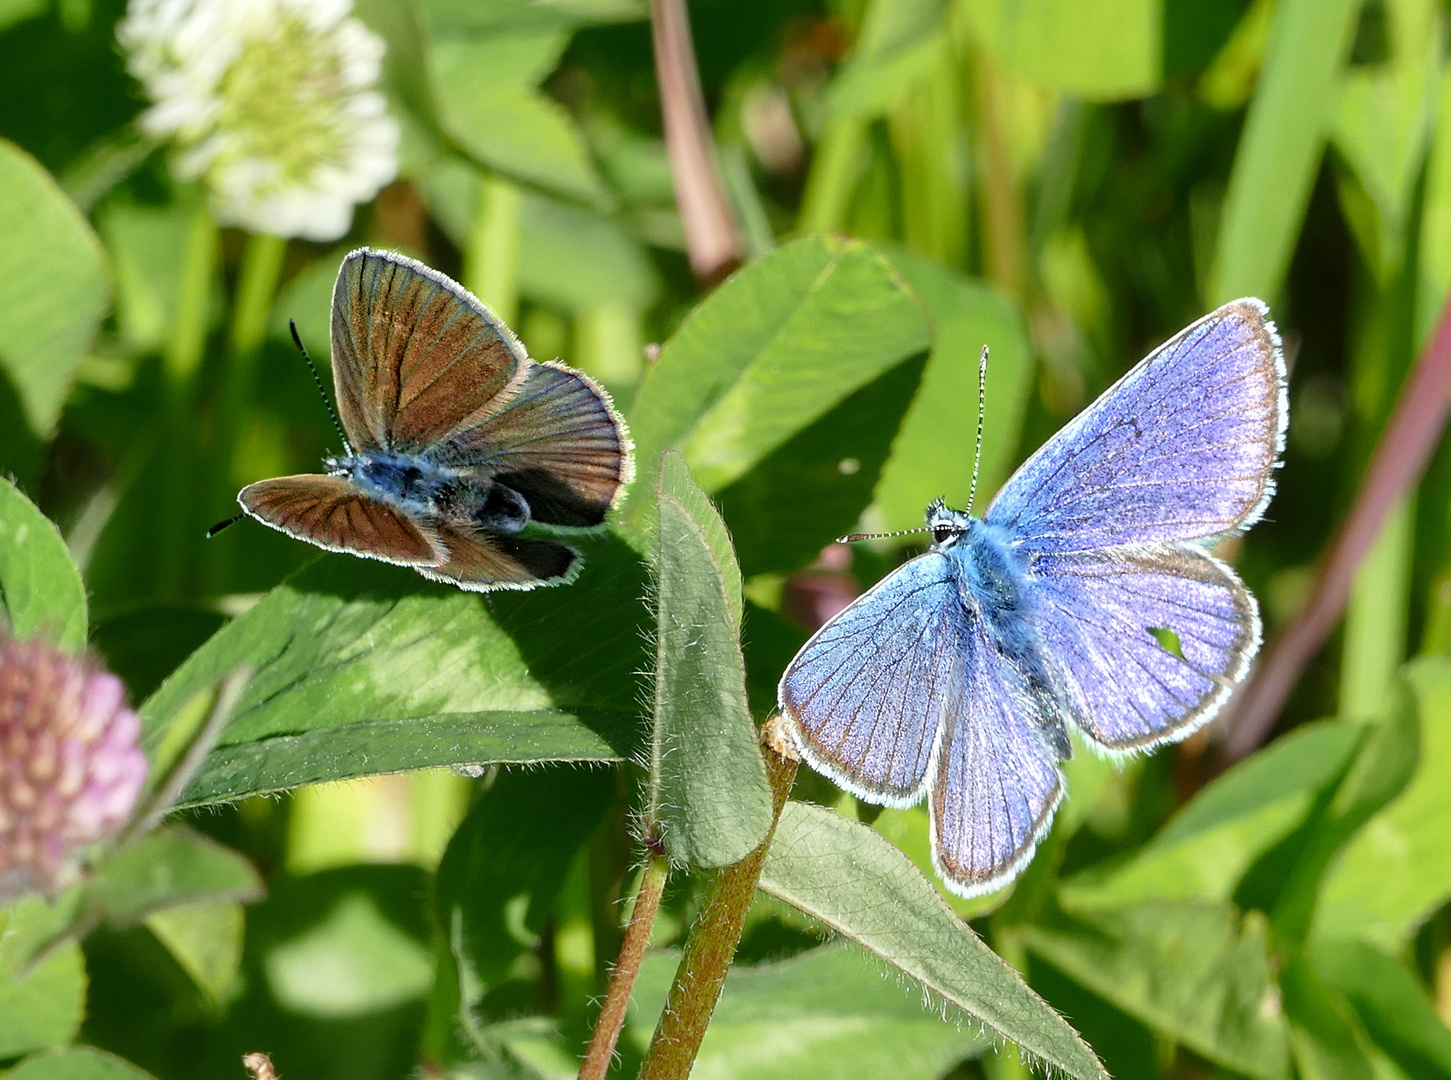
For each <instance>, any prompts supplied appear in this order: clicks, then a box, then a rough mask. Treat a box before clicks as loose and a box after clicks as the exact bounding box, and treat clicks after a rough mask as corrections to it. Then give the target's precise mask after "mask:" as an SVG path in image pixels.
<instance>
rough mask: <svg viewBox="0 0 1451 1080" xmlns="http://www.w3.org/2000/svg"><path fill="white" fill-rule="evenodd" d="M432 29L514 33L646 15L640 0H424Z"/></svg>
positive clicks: (456, 32)
mask: <svg viewBox="0 0 1451 1080" xmlns="http://www.w3.org/2000/svg"><path fill="white" fill-rule="evenodd" d="M428 16H429V22H430V24H431V25H432V26H433V29H434V32H435V33H438V34H440V35H449V34H486V33H488V34H502V33H508V34H516V33H531V32H537V31H539V30H547V29H555V28H559V27H565V28H573V27H575V26H580V25H583V24H586V23H592V22H631V21H634V20H637V19H648V18H649V17H650V6H649V4H647V3H645V2H644V0H428Z"/></svg>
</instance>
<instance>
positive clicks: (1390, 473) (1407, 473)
mask: <svg viewBox="0 0 1451 1080" xmlns="http://www.w3.org/2000/svg"><path fill="white" fill-rule="evenodd" d="M1448 413H1451V298H1448V300H1447V302H1446V306H1445V307H1443V308H1442V309H1441V317H1440V320H1439V321H1438V322H1437V324H1436V332H1435V334H1434V336H1433V337H1432V338H1431V343H1430V344H1429V345H1427V346H1426V348H1425V350H1424V351H1423V352H1422V353H1421V356H1420V358H1419V359H1418V360H1417V361H1416V366H1415V368H1413V369H1412V371H1411V374H1410V376H1409V377H1408V378H1407V379H1406V383H1405V386H1403V387H1402V388H1401V394H1400V397H1399V398H1398V399H1397V400H1396V404H1395V408H1394V409H1393V410H1392V412H1391V416H1390V419H1389V421H1387V423H1386V427H1385V430H1384V431H1383V432H1382V433H1381V437H1380V442H1379V443H1377V444H1376V448H1375V454H1374V456H1372V458H1371V461H1370V468H1369V469H1368V470H1366V474H1365V479H1364V480H1362V481H1361V484H1360V491H1359V493H1358V494H1357V495H1356V499H1355V505H1354V506H1353V507H1352V508H1351V510H1350V515H1349V516H1348V517H1347V518H1346V519H1345V522H1344V524H1342V525H1341V526H1340V531H1339V532H1337V533H1336V534H1335V539H1334V540H1332V541H1331V544H1330V548H1329V549H1328V550H1327V551H1326V552H1325V555H1324V557H1323V558H1321V560H1320V565H1319V567H1318V568H1317V569H1316V572H1315V585H1314V588H1313V589H1312V591H1311V594H1310V601H1309V603H1307V604H1306V605H1305V607H1304V609H1303V610H1301V611H1300V613H1299V614H1298V615H1296V616H1295V618H1294V619H1293V620H1292V621H1291V622H1290V623H1289V625H1287V626H1286V627H1285V628H1284V629H1283V630H1282V631H1281V632H1280V633H1279V634H1278V635H1277V636H1276V637H1275V638H1274V639H1273V640H1272V641H1271V642H1270V645H1269V647H1268V648H1267V649H1266V650H1265V655H1264V657H1263V659H1262V660H1261V661H1260V664H1259V667H1258V668H1257V669H1256V671H1255V673H1254V675H1253V676H1252V677H1251V679H1250V681H1249V682H1248V683H1247V684H1246V685H1245V687H1244V689H1243V690H1242V691H1241V692H1240V694H1239V697H1238V707H1237V708H1236V709H1235V712H1234V713H1233V715H1232V716H1231V718H1230V733H1229V738H1228V739H1227V740H1226V741H1225V745H1224V758H1225V760H1226V761H1229V762H1234V761H1238V760H1239V759H1241V758H1243V757H1246V756H1247V755H1249V754H1250V753H1251V752H1253V751H1254V749H1255V747H1257V746H1259V745H1260V743H1262V742H1263V741H1264V739H1265V736H1267V735H1268V734H1269V732H1270V728H1271V727H1273V726H1274V723H1275V719H1276V718H1277V717H1278V716H1279V715H1280V710H1281V709H1282V708H1283V707H1284V704H1285V700H1286V699H1287V698H1288V697H1289V696H1290V691H1291V690H1292V689H1293V688H1294V686H1295V683H1296V681H1297V680H1298V679H1299V678H1300V673H1301V672H1302V671H1304V669H1305V665H1306V664H1308V663H1309V662H1310V661H1311V660H1312V659H1313V658H1314V656H1315V654H1316V653H1317V652H1319V651H1320V647H1321V646H1322V645H1324V644H1325V639H1326V638H1328V637H1329V636H1330V634H1331V631H1333V630H1334V629H1335V624H1336V623H1337V622H1339V621H1340V615H1341V612H1342V611H1344V609H1345V603H1346V601H1347V600H1348V599H1349V598H1350V590H1351V586H1352V585H1353V583H1354V581H1355V571H1356V568H1357V567H1359V566H1360V563H1361V560H1362V559H1364V558H1365V555H1366V553H1367V552H1368V551H1369V550H1370V548H1371V546H1372V545H1373V544H1374V543H1375V539H1376V537H1377V536H1378V535H1379V533H1380V529H1381V526H1382V525H1383V524H1384V523H1385V519H1386V515H1387V514H1389V513H1390V511H1391V508H1392V507H1393V506H1395V504H1396V503H1397V502H1398V501H1399V500H1400V499H1401V497H1402V496H1404V495H1405V494H1406V493H1407V492H1408V491H1410V490H1411V488H1413V487H1414V486H1415V485H1416V483H1417V481H1419V479H1420V477H1421V473H1422V472H1424V471H1425V468H1426V465H1427V464H1428V463H1429V462H1430V460H1431V455H1432V454H1433V453H1434V452H1435V450H1436V445H1437V443H1438V442H1440V439H1441V432H1442V431H1443V430H1444V428H1445V426H1446V420H1447V416H1448Z"/></svg>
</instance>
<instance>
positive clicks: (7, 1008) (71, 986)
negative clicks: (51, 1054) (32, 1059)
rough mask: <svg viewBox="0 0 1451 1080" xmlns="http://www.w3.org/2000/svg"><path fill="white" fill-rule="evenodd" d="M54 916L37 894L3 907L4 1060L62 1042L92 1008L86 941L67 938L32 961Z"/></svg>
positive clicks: (0, 1040)
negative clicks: (84, 949)
mask: <svg viewBox="0 0 1451 1080" xmlns="http://www.w3.org/2000/svg"><path fill="white" fill-rule="evenodd" d="M5 914H8V915H9V919H8V920H4V919H3V916H4V915H5ZM54 920H55V913H54V911H53V909H52V908H51V906H50V905H49V904H47V903H46V902H45V901H44V900H41V899H39V898H37V897H31V898H28V899H25V900H22V901H20V902H19V903H17V904H15V905H13V906H12V907H10V908H9V909H8V910H7V911H3V912H0V1060H3V1059H5V1058H13V1057H19V1056H20V1055H21V1054H28V1053H31V1052H32V1051H35V1050H45V1049H48V1048H50V1047H52V1046H62V1045H64V1044H65V1043H68V1042H70V1041H71V1039H72V1038H74V1037H75V1034H76V1032H77V1031H79V1030H80V1026H81V1018H82V1017H83V1016H84V1015H85V1008H86V969H85V960H84V959H83V958H82V956H81V948H80V946H79V945H77V944H76V943H75V942H73V941H67V942H63V943H62V944H60V945H59V946H57V947H56V948H55V949H52V950H51V951H50V952H49V953H47V954H46V955H45V956H44V957H43V958H42V959H41V961H40V963H38V964H33V965H32V963H31V961H32V959H33V957H34V951H35V945H36V943H37V939H38V938H40V937H43V936H44V935H46V934H47V933H48V932H49V931H50V929H51V927H52V926H53V924H54Z"/></svg>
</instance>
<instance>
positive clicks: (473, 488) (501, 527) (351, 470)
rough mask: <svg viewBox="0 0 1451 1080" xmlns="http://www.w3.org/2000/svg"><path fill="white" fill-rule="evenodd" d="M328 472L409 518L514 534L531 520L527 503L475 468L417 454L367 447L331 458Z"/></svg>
mask: <svg viewBox="0 0 1451 1080" xmlns="http://www.w3.org/2000/svg"><path fill="white" fill-rule="evenodd" d="M327 471H328V473H329V474H330V475H332V476H342V477H346V478H347V479H348V480H349V481H350V482H351V483H353V484H354V485H356V486H357V488H358V490H359V491H361V492H362V493H363V494H364V495H367V496H368V497H369V498H372V499H377V500H378V501H379V502H382V503H386V504H387V505H389V506H392V507H395V508H397V509H398V510H401V511H403V512H404V513H405V514H407V515H409V516H410V517H413V518H417V519H421V520H424V521H428V520H441V521H446V522H449V523H452V524H455V525H467V526H470V527H472V528H476V529H482V530H484V531H486V532H491V533H502V534H505V535H512V534H513V533H517V532H519V531H520V530H522V529H523V528H524V526H525V525H527V524H529V518H530V512H529V503H528V502H527V501H526V500H525V499H524V496H522V495H520V494H519V493H518V492H517V491H514V490H513V489H512V488H509V487H506V486H505V485H503V484H500V483H496V482H494V481H493V480H491V479H490V478H489V477H488V475H487V474H484V473H480V472H479V471H478V470H464V469H458V468H454V467H450V466H447V465H440V464H439V463H437V462H435V461H431V460H429V459H428V458H426V457H423V456H421V455H418V454H400V453H396V452H395V453H390V452H386V451H369V452H366V453H361V454H350V455H348V456H346V457H342V458H329V459H328V461H327Z"/></svg>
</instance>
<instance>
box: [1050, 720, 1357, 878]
mask: <svg viewBox="0 0 1451 1080" xmlns="http://www.w3.org/2000/svg"><path fill="white" fill-rule="evenodd" d="M1362 735H1363V732H1362V731H1361V730H1360V729H1358V728H1357V727H1355V726H1352V725H1350V724H1343V723H1329V722H1326V723H1319V724H1309V725H1306V726H1304V727H1301V728H1297V729H1296V730H1295V731H1293V732H1291V733H1290V734H1289V735H1287V736H1285V737H1284V738H1282V739H1278V740H1276V741H1275V742H1274V743H1272V744H1270V746H1268V747H1267V748H1266V749H1264V750H1262V751H1260V752H1259V753H1258V754H1255V755H1254V756H1253V757H1251V758H1249V759H1247V760H1246V761H1243V762H1241V763H1240V764H1238V765H1236V766H1235V767H1234V768H1233V769H1231V770H1229V772H1227V773H1225V774H1224V775H1223V776H1221V777H1219V778H1218V779H1216V780H1215V781H1214V782H1213V783H1211V784H1209V785H1208V786H1207V787H1205V788H1204V789H1203V790H1201V791H1200V792H1199V794H1198V795H1196V796H1195V797H1194V800H1193V801H1192V802H1190V803H1189V805H1188V806H1186V807H1184V809H1183V810H1181V811H1180V812H1179V813H1178V814H1176V815H1175V816H1174V818H1173V819H1172V820H1171V821H1170V822H1169V823H1168V824H1167V825H1166V826H1164V828H1163V829H1162V830H1160V832H1159V833H1158V835H1156V836H1155V837H1154V839H1153V840H1151V841H1150V842H1149V844H1148V845H1147V846H1146V847H1144V849H1143V850H1142V851H1140V852H1139V853H1138V854H1137V855H1136V856H1135V857H1134V858H1133V859H1132V860H1130V861H1129V862H1127V863H1126V864H1124V865H1122V866H1116V867H1113V868H1111V869H1109V870H1108V871H1106V872H1105V871H1102V870H1097V869H1090V870H1087V871H1084V872H1083V873H1081V874H1078V875H1076V876H1074V877H1072V878H1069V879H1068V880H1067V881H1066V882H1064V884H1063V887H1062V893H1063V897H1064V900H1065V902H1068V903H1071V904H1073V905H1074V906H1075V907H1085V906H1100V907H1112V906H1116V905H1119V904H1124V903H1128V902H1131V901H1135V900H1179V899H1185V900H1187V899H1198V900H1228V899H1230V898H1231V897H1232V896H1233V895H1234V890H1235V887H1236V886H1237V885H1238V884H1239V881H1240V879H1241V878H1242V877H1243V876H1244V874H1245V872H1246V871H1247V870H1248V869H1249V868H1250V867H1251V866H1252V865H1253V864H1254V862H1255V860H1256V859H1258V858H1259V857H1260V856H1261V855H1262V854H1264V853H1265V852H1267V851H1269V850H1270V849H1271V848H1273V847H1274V846H1275V845H1276V844H1278V843H1279V842H1280V841H1282V840H1283V839H1285V837H1287V836H1288V835H1289V834H1290V833H1291V832H1292V831H1293V830H1295V829H1296V828H1298V827H1299V826H1300V825H1301V824H1302V823H1303V822H1304V821H1305V818H1306V816H1307V815H1308V814H1309V813H1310V811H1311V808H1312V807H1313V806H1314V804H1315V802H1316V800H1317V799H1318V798H1319V797H1320V795H1321V793H1322V792H1324V791H1325V789H1326V788H1328V787H1330V786H1331V785H1333V784H1335V783H1337V782H1338V781H1339V779H1340V777H1341V776H1342V775H1343V774H1344V772H1345V769H1346V767H1347V766H1348V765H1349V764H1350V761H1351V759H1352V757H1353V756H1354V755H1355V753H1356V751H1357V750H1358V749H1359V747H1360V743H1361V738H1362Z"/></svg>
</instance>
